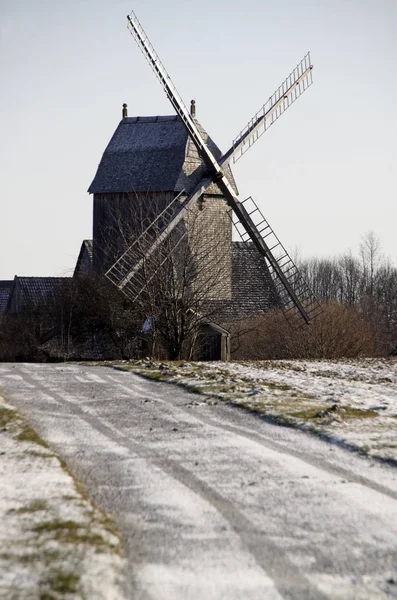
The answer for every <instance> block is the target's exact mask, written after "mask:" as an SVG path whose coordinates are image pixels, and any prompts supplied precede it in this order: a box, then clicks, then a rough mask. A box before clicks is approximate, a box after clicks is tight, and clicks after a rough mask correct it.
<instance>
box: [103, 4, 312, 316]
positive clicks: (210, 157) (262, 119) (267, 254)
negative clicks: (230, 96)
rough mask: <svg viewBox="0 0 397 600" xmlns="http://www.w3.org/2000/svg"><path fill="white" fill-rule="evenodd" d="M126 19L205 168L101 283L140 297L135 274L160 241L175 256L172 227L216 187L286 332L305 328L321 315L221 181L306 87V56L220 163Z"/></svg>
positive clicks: (249, 204) (252, 213) (266, 227)
mask: <svg viewBox="0 0 397 600" xmlns="http://www.w3.org/2000/svg"><path fill="white" fill-rule="evenodd" d="M127 19H128V29H129V31H130V33H131V34H132V35H133V37H134V38H135V40H136V42H137V44H138V46H139V48H140V49H141V51H142V53H143V54H144V56H145V57H146V59H147V61H148V62H149V64H150V66H151V67H152V69H153V71H154V73H155V74H156V76H157V78H158V80H159V81H160V83H161V85H162V87H163V89H164V91H165V93H166V95H167V97H168V99H169V100H170V102H171V104H172V106H173V108H174V109H175V111H176V113H177V115H178V117H179V119H180V120H181V122H182V123H183V126H184V127H185V129H186V131H187V133H188V136H189V138H190V140H191V141H192V142H193V144H194V146H195V147H196V148H197V151H198V153H199V156H200V158H201V159H202V161H203V162H204V163H205V165H206V172H205V174H204V175H203V176H202V177H201V179H200V180H199V181H198V182H196V183H195V185H194V186H193V187H192V188H191V189H187V190H183V191H182V192H180V193H179V194H178V195H177V196H176V197H175V198H174V199H173V200H172V201H171V202H170V203H169V204H168V205H167V206H166V208H165V209H164V210H163V211H161V212H160V214H158V215H157V216H156V217H155V218H154V219H153V221H152V222H151V223H150V224H149V226H148V227H147V228H146V229H145V230H144V231H143V232H142V233H141V234H140V235H139V236H138V238H137V239H136V240H135V241H134V243H133V244H131V246H130V247H129V248H128V249H127V250H126V251H125V252H124V253H123V254H122V255H121V256H120V258H119V259H118V260H117V261H116V262H115V263H114V264H112V266H111V267H110V268H109V269H108V270H107V272H106V273H105V275H106V277H107V278H108V279H109V280H110V281H111V282H112V283H113V284H115V285H116V286H117V287H118V288H119V289H120V290H121V291H122V292H123V293H124V294H125V295H126V296H127V297H129V298H130V299H131V300H136V299H137V298H138V297H139V295H140V294H141V293H142V292H143V284H142V282H141V271H142V268H143V265H144V263H145V261H146V262H147V261H150V260H151V259H153V260H154V257H155V255H156V253H158V252H159V251H160V249H161V248H162V245H163V244H164V241H165V240H168V241H169V240H170V239H173V240H174V241H173V243H172V245H171V250H168V251H169V252H174V251H175V252H176V251H177V247H178V245H179V244H181V242H182V240H183V238H184V236H186V235H187V231H185V232H184V233H182V234H180V235H175V232H176V231H178V226H179V225H180V223H181V222H182V221H183V220H184V219H186V215H187V213H188V212H189V210H191V208H192V206H193V205H194V204H195V203H196V202H197V201H198V200H199V199H200V198H201V197H202V196H203V194H204V193H205V192H206V190H207V189H208V188H209V187H210V186H212V185H214V184H216V185H217V186H218V188H219V189H220V190H221V192H222V194H223V196H224V199H225V201H226V202H227V205H228V206H229V207H230V209H231V211H232V213H233V224H234V226H235V229H236V231H237V232H238V234H239V236H240V238H241V240H242V242H243V243H244V244H246V245H247V246H250V247H251V248H252V247H254V248H255V249H256V251H257V252H258V253H259V255H260V256H261V260H262V261H263V262H264V264H265V265H266V268H267V269H268V271H270V274H271V277H272V280H273V283H274V286H275V289H276V291H277V295H278V300H279V305H280V306H281V308H282V310H283V312H284V314H285V316H286V318H287V320H288V321H289V322H290V324H291V326H292V327H297V326H300V325H302V324H304V323H307V324H308V323H310V322H311V320H312V319H313V318H314V317H315V316H316V315H317V314H319V312H321V307H320V305H319V304H318V302H317V301H316V299H315V298H314V296H313V294H312V292H311V290H310V288H309V287H308V285H307V284H306V282H305V280H304V278H303V277H302V275H301V274H300V272H299V270H298V268H297V266H296V265H295V263H294V262H293V260H292V259H291V257H290V255H289V254H288V252H287V251H286V250H285V248H284V246H283V245H282V244H281V242H280V240H279V239H278V237H277V236H276V234H275V233H274V231H273V229H272V228H271V226H270V224H269V223H268V221H267V220H266V219H265V217H264V216H263V214H262V212H261V211H260V209H259V207H258V206H257V204H256V203H255V202H254V200H253V199H252V198H251V197H249V198H247V199H246V200H244V201H240V200H239V198H238V196H237V193H236V191H235V188H234V186H233V185H232V183H231V181H230V179H229V178H228V176H227V172H230V171H228V165H229V164H230V162H231V161H232V160H233V161H234V162H236V161H237V160H239V159H240V158H241V156H242V155H243V154H244V153H245V152H246V151H247V150H248V149H249V148H250V147H251V146H252V145H253V144H254V143H255V142H256V141H257V140H258V139H259V137H261V136H262V135H263V133H265V131H266V130H267V129H268V128H269V127H270V126H271V125H272V124H273V123H274V122H275V121H276V120H277V119H278V118H279V117H280V116H281V115H282V114H283V113H284V112H285V110H286V109H287V108H288V107H289V106H290V105H291V104H293V103H294V102H295V101H296V100H297V98H299V97H300V96H301V95H302V93H303V92H304V91H306V89H307V88H308V87H309V86H310V85H311V84H312V68H313V67H312V64H311V61H310V55H309V53H308V54H307V55H306V56H305V57H304V58H303V59H302V60H301V61H300V62H299V63H298V65H297V66H296V67H295V69H294V70H293V71H292V72H291V73H290V74H289V75H288V77H287V78H286V79H285V81H283V83H282V84H281V85H280V87H279V88H278V89H277V90H276V91H275V92H274V94H272V95H271V96H270V98H269V100H268V101H267V102H266V103H265V104H264V105H263V106H262V108H261V109H260V110H259V111H258V112H257V113H256V114H255V115H254V117H253V118H252V119H251V121H250V122H249V123H248V124H247V126H246V127H245V128H244V129H243V130H242V131H241V132H240V134H239V135H238V136H237V137H236V138H235V140H234V141H233V144H232V146H231V148H230V149H229V150H228V151H227V152H226V153H225V154H223V156H221V157H220V158H215V156H214V153H213V152H212V151H211V149H210V147H209V144H208V143H207V142H206V141H205V139H204V136H203V134H202V132H201V131H200V128H199V126H198V125H197V122H196V120H195V118H194V116H195V110H194V108H195V107H194V103H192V106H191V110H190V111H189V110H188V109H187V107H186V105H185V103H184V102H183V100H182V98H181V96H180V94H179V93H178V91H177V89H176V87H175V85H174V83H173V82H172V80H171V77H170V76H169V74H168V72H167V71H166V69H165V67H164V65H163V63H162V62H161V60H160V58H159V56H158V55H157V53H156V51H155V49H154V47H153V45H152V44H151V42H150V41H149V38H148V36H147V35H146V33H145V31H144V29H143V27H142V25H141V24H140V22H139V20H138V18H137V16H136V15H135V13H134V12H131V14H130V15H129V16H128V17H127ZM192 102H193V101H192ZM168 248H170V246H169V245H168Z"/></svg>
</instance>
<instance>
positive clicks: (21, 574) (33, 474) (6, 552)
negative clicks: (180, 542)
mask: <svg viewBox="0 0 397 600" xmlns="http://www.w3.org/2000/svg"><path fill="white" fill-rule="evenodd" d="M0 443H1V447H0V479H1V491H0V598H1V599H4V600H12V599H15V600H16V599H18V600H39V599H40V600H41V599H48V600H50V599H51V600H57V599H60V598H73V599H74V600H80V599H81V600H82V599H83V598H84V599H85V598H95V599H98V600H120V599H122V598H123V597H124V596H123V595H122V593H121V590H120V588H119V585H118V580H119V579H121V576H122V569H123V567H124V563H125V560H124V558H122V556H121V545H120V540H119V537H118V535H116V534H115V533H114V532H113V531H112V530H111V523H110V521H108V519H107V517H106V516H105V515H104V514H103V513H102V512H100V511H99V510H98V509H97V508H95V507H94V506H93V505H92V504H91V502H90V501H88V500H87V499H86V498H85V497H84V495H82V493H81V490H79V489H78V486H76V482H75V481H74V479H73V478H72V477H71V475H70V474H69V473H68V472H67V471H66V470H65V469H64V468H63V467H62V465H61V462H60V460H59V458H58V457H57V456H56V455H55V454H54V452H52V451H51V450H50V449H49V448H48V447H47V445H46V444H45V442H43V440H42V439H41V438H40V437H39V436H38V435H37V434H36V432H35V431H34V430H33V429H31V428H30V426H29V425H28V424H27V423H26V421H25V420H24V419H23V417H22V416H21V415H20V414H19V413H18V412H17V411H16V410H15V408H14V407H13V406H11V405H10V404H8V403H7V402H6V401H5V400H4V399H3V398H2V397H1V396H0Z"/></svg>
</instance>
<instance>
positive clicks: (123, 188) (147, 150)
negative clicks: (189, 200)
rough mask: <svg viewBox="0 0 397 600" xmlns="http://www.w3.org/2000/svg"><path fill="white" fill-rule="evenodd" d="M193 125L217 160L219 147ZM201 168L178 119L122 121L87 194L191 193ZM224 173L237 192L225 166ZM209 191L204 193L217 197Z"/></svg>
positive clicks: (214, 191)
mask: <svg viewBox="0 0 397 600" xmlns="http://www.w3.org/2000/svg"><path fill="white" fill-rule="evenodd" d="M196 125H197V127H198V129H199V131H200V133H201V135H202V136H203V138H204V140H205V141H206V142H207V144H208V147H209V148H210V150H211V152H212V153H213V154H214V156H215V158H220V157H221V155H222V153H221V151H220V150H219V148H218V147H217V146H216V145H215V143H214V142H213V141H212V140H211V138H210V137H209V136H208V134H207V133H206V132H205V131H204V129H203V128H202V127H201V125H200V124H199V123H198V122H197V121H196ZM205 170H206V167H205V165H204V163H203V161H202V160H201V159H200V157H199V155H198V152H197V149H196V147H195V146H194V144H193V142H192V141H191V140H190V138H189V137H188V134H187V131H186V129H185V127H184V125H183V123H182V121H181V119H180V118H179V117H178V116H176V115H174V116H163V117H161V116H160V117H126V118H124V119H123V120H122V121H121V122H120V124H119V126H118V127H117V129H116V131H115V133H114V135H113V137H112V139H111V140H110V142H109V144H108V146H107V148H106V150H105V152H104V154H103V156H102V159H101V162H100V163H99V167H98V170H97V173H96V175H95V177H94V180H93V182H92V183H91V185H90V187H89V189H88V191H89V193H91V194H106V193H121V192H163V191H164V192H165V191H168V192H170V191H175V192H180V191H182V190H187V191H190V190H191V189H192V187H194V185H195V184H196V183H197V182H198V181H199V180H200V179H201V177H202V176H203V174H204V173H205ZM225 172H226V175H227V176H228V178H229V180H230V182H231V184H232V185H233V186H234V188H235V191H236V192H237V188H236V187H235V182H234V179H233V175H232V172H231V170H230V168H229V167H226V169H225ZM213 187H214V189H212V190H211V189H210V190H208V193H218V194H220V191H219V189H218V188H215V186H213Z"/></svg>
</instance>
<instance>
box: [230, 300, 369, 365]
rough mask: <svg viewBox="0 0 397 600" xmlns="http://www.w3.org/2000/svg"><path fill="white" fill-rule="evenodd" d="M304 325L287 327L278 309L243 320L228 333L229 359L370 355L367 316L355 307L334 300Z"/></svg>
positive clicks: (331, 357) (333, 357)
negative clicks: (293, 328)
mask: <svg viewBox="0 0 397 600" xmlns="http://www.w3.org/2000/svg"><path fill="white" fill-rule="evenodd" d="M323 308H324V312H323V313H322V314H321V315H320V316H319V317H318V318H317V319H316V320H315V321H314V322H313V323H311V325H310V326H308V327H302V328H300V329H298V330H296V331H294V330H291V328H290V326H289V325H288V323H287V322H286V320H285V317H284V315H283V314H282V313H281V311H278V310H276V311H272V312H269V313H268V314H266V315H263V316H261V317H258V318H256V319H253V320H251V321H245V322H244V323H241V324H240V325H239V327H236V328H235V329H234V331H233V334H232V358H233V359H236V360H237V359H239V360H244V359H251V360H264V359H283V358H287V359H288V358H289V359H292V358H308V359H314V358H330V359H335V358H351V357H356V356H372V355H373V354H374V336H373V332H372V329H371V324H370V322H369V320H368V319H367V318H366V317H365V316H364V315H363V314H362V313H361V312H360V310H359V309H358V308H356V307H351V306H348V307H344V306H341V305H340V304H338V303H336V302H329V303H326V304H325V305H324V307H323Z"/></svg>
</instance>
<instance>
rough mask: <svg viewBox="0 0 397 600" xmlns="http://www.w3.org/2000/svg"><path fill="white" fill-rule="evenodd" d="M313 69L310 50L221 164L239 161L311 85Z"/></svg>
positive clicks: (236, 140) (243, 132)
mask: <svg viewBox="0 0 397 600" xmlns="http://www.w3.org/2000/svg"><path fill="white" fill-rule="evenodd" d="M312 69H313V65H312V64H311V61H310V52H308V53H307V54H306V56H304V57H303V59H302V60H301V61H300V62H299V63H298V64H297V66H296V67H295V69H294V70H293V71H292V72H291V73H290V74H289V75H288V77H287V78H286V79H285V80H284V81H283V83H282V84H281V85H280V86H279V87H278V88H277V90H276V91H275V92H274V94H272V95H271V96H270V98H269V100H268V101H267V102H265V104H264V105H263V106H262V108H261V109H260V110H259V111H258V112H257V113H256V114H255V115H254V116H253V117H252V119H251V121H249V123H248V125H247V126H246V127H245V128H244V129H243V130H242V131H241V132H240V134H239V135H238V136H237V137H236V139H235V140H234V141H233V145H232V147H231V148H230V150H229V151H228V152H226V154H225V155H224V156H223V158H222V160H221V164H223V163H225V162H229V161H230V160H231V159H232V158H233V162H237V161H238V160H239V159H240V158H241V157H242V155H243V154H245V152H247V150H249V148H251V146H252V145H253V144H255V142H256V141H257V140H258V139H259V138H260V137H261V136H262V135H263V134H264V133H265V131H267V129H269V127H270V126H271V125H273V123H275V122H276V121H277V119H278V118H279V117H281V115H282V114H283V113H284V112H285V111H286V110H287V108H289V107H290V106H291V104H293V103H294V102H295V100H297V99H298V98H299V96H301V95H302V94H303V92H305V91H306V90H307V88H308V87H310V86H311V84H312V83H313V74H312Z"/></svg>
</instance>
